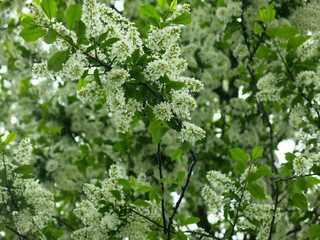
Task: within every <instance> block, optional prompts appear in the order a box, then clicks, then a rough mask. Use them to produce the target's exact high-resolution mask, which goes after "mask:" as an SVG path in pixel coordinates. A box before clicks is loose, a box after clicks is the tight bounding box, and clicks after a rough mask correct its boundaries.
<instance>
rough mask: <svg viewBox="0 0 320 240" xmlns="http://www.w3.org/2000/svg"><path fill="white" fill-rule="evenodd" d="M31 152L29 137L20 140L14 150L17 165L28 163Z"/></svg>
mask: <svg viewBox="0 0 320 240" xmlns="http://www.w3.org/2000/svg"><path fill="white" fill-rule="evenodd" d="M31 152H32V146H31V143H30V139H29V138H25V139H23V140H22V141H21V142H20V144H19V148H18V150H17V151H15V153H16V158H15V160H16V161H17V163H18V164H19V165H20V164H21V165H27V164H30V158H31Z"/></svg>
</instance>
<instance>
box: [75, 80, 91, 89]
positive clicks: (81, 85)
mask: <svg viewBox="0 0 320 240" xmlns="http://www.w3.org/2000/svg"><path fill="white" fill-rule="evenodd" d="M87 84H88V83H87V82H86V80H84V79H80V80H79V82H78V86H77V90H78V91H79V90H80V89H81V88H83V87H86V86H87Z"/></svg>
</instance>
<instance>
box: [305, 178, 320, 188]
mask: <svg viewBox="0 0 320 240" xmlns="http://www.w3.org/2000/svg"><path fill="white" fill-rule="evenodd" d="M306 181H307V183H308V184H309V185H311V186H313V185H317V184H319V183H320V179H319V178H316V177H306Z"/></svg>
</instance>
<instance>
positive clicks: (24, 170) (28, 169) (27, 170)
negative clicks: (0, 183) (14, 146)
mask: <svg viewBox="0 0 320 240" xmlns="http://www.w3.org/2000/svg"><path fill="white" fill-rule="evenodd" d="M14 172H15V173H19V174H23V175H30V174H32V173H33V172H34V168H33V167H32V166H30V165H22V166H19V167H17V168H16V169H15V170H14Z"/></svg>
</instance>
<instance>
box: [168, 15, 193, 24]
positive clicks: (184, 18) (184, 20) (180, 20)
mask: <svg viewBox="0 0 320 240" xmlns="http://www.w3.org/2000/svg"><path fill="white" fill-rule="evenodd" d="M191 21H192V20H191V14H190V13H188V12H185V13H183V14H181V15H180V16H178V17H176V18H175V19H173V20H172V23H174V24H183V25H187V24H189V23H191Z"/></svg>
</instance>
